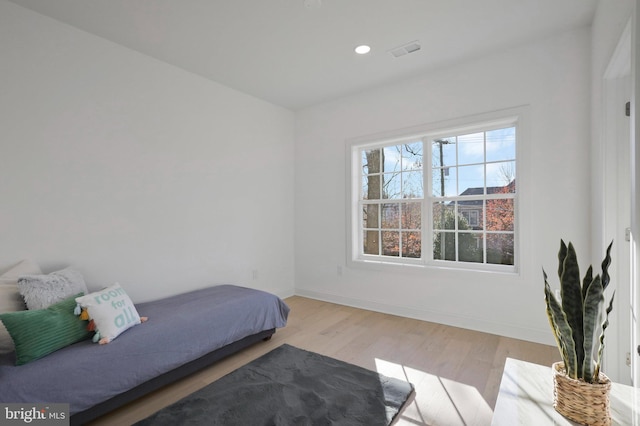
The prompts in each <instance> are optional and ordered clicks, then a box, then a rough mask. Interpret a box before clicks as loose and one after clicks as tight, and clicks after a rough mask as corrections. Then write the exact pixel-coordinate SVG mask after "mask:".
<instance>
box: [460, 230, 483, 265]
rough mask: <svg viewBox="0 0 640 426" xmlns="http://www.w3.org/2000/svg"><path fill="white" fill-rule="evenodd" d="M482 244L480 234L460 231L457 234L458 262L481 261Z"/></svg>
mask: <svg viewBox="0 0 640 426" xmlns="http://www.w3.org/2000/svg"><path fill="white" fill-rule="evenodd" d="M482 245H483V242H482V234H475V233H471V232H460V234H458V246H459V252H458V259H459V260H460V262H477V263H482V262H483V261H484V259H483V258H484V256H483V248H482Z"/></svg>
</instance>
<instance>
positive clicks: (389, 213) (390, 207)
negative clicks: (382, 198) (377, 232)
mask: <svg viewBox="0 0 640 426" xmlns="http://www.w3.org/2000/svg"><path fill="white" fill-rule="evenodd" d="M382 228H383V229H399V228H400V205H399V204H383V205H382Z"/></svg>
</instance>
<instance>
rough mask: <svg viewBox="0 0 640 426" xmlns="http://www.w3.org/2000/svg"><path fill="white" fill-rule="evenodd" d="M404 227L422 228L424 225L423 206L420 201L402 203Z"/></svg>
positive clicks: (402, 223)
mask: <svg viewBox="0 0 640 426" xmlns="http://www.w3.org/2000/svg"><path fill="white" fill-rule="evenodd" d="M400 208H401V209H402V217H401V219H400V220H401V224H400V226H401V227H402V229H420V228H421V227H422V206H421V204H420V203H402V204H401V205H400Z"/></svg>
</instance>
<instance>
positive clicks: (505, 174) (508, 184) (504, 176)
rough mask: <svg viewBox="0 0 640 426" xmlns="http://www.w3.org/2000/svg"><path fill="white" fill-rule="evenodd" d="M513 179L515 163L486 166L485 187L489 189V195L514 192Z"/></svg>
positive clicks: (508, 162) (514, 176) (514, 177)
mask: <svg viewBox="0 0 640 426" xmlns="http://www.w3.org/2000/svg"><path fill="white" fill-rule="evenodd" d="M515 179H516V163H515V161H507V162H503V163H491V164H487V187H488V188H491V189H490V190H489V194H492V193H498V194H500V193H504V194H506V193H508V192H516V191H515V190H516V185H515Z"/></svg>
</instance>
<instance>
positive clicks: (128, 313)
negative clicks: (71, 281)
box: [76, 283, 146, 344]
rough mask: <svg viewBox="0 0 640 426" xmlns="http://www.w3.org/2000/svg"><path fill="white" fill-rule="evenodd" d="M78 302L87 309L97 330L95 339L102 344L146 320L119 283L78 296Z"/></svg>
mask: <svg viewBox="0 0 640 426" xmlns="http://www.w3.org/2000/svg"><path fill="white" fill-rule="evenodd" d="M76 302H78V305H80V307H81V308H83V309H86V310H87V313H88V314H89V318H90V319H91V320H92V321H93V323H94V326H95V330H96V334H95V336H94V337H93V341H94V342H99V343H100V344H105V343H109V342H110V341H112V340H113V339H115V338H116V337H118V336H119V335H120V334H121V333H122V332H124V331H125V330H128V329H130V328H131V327H133V326H134V325H136V324H140V323H141V322H144V321H146V318H145V317H142V318H140V315H138V311H137V310H136V307H135V306H134V304H133V302H132V301H131V299H130V298H129V296H128V295H127V293H126V292H125V291H124V289H123V288H122V287H120V284H118V283H115V284H114V285H112V286H111V287H107V288H105V289H103V290H100V291H96V292H95V293H91V294H87V295H86V296H82V297H76Z"/></svg>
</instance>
